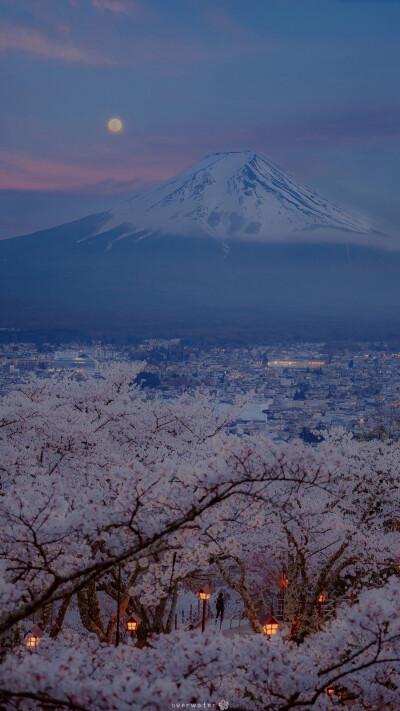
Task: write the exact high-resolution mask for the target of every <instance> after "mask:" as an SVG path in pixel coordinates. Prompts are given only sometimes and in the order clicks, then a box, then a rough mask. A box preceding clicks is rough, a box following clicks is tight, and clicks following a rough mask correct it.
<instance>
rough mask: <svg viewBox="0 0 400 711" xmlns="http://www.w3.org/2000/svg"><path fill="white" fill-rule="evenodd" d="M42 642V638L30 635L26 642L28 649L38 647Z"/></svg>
mask: <svg viewBox="0 0 400 711" xmlns="http://www.w3.org/2000/svg"><path fill="white" fill-rule="evenodd" d="M39 642H40V637H35V635H29V637H28V638H27V641H26V646H27V647H37V646H38V645H39Z"/></svg>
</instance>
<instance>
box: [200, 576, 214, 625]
mask: <svg viewBox="0 0 400 711" xmlns="http://www.w3.org/2000/svg"><path fill="white" fill-rule="evenodd" d="M211 595H212V590H211V588H210V586H209V585H203V587H202V588H201V590H199V592H198V596H199V598H200V600H203V620H202V623H201V630H202V632H204V630H205V629H206V612H207V600H209V599H210V597H211Z"/></svg>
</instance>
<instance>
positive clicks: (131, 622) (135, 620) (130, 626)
mask: <svg viewBox="0 0 400 711" xmlns="http://www.w3.org/2000/svg"><path fill="white" fill-rule="evenodd" d="M140 622H141V620H140V617H138V616H137V615H135V613H133V615H131V616H130V617H129V618H128V619H127V621H126V629H127V630H128V632H130V633H131V637H132V639H133V638H134V636H135V634H136V630H137V628H138V627H139V625H140Z"/></svg>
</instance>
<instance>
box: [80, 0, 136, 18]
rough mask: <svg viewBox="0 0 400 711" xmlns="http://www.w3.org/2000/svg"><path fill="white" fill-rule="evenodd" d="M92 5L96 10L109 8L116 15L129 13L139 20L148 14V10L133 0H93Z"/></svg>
mask: <svg viewBox="0 0 400 711" xmlns="http://www.w3.org/2000/svg"><path fill="white" fill-rule="evenodd" d="M92 6H93V7H94V8H95V9H96V10H109V11H110V12H113V13H114V14H115V15H129V16H133V17H135V18H136V19H138V20H143V19H145V18H146V17H147V16H148V10H147V9H146V8H145V7H143V6H142V5H141V4H139V3H137V2H133V1H132V0H92Z"/></svg>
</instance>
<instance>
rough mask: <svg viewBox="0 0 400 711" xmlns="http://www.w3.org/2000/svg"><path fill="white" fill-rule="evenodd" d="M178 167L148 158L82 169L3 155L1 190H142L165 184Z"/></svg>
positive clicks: (0, 160) (21, 155) (21, 154)
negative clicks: (97, 186)
mask: <svg viewBox="0 0 400 711" xmlns="http://www.w3.org/2000/svg"><path fill="white" fill-rule="evenodd" d="M175 172H177V170H176V166H174V165H173V164H171V163H168V164H167V165H164V166H162V165H160V164H154V163H152V162H151V161H149V160H148V159H147V158H146V157H142V158H141V159H140V160H137V159H136V160H134V161H132V163H130V164H129V165H123V164H122V165H121V164H120V163H118V164H114V165H100V166H94V167H93V166H90V165H87V164H86V165H80V164H79V163H77V164H71V163H66V162H63V161H53V160H48V159H42V158H36V157H35V156H32V155H30V154H28V153H24V152H15V153H12V152H7V151H2V152H0V189H2V190H53V191H69V190H77V189H80V188H89V187H93V186H96V185H99V184H103V186H104V192H105V193H112V192H115V191H117V190H120V189H121V186H123V185H129V186H130V188H131V189H134V188H136V189H139V188H141V187H145V186H147V185H151V184H155V183H157V182H161V181H162V180H165V179H167V178H169V177H171V176H172V175H174V173H175Z"/></svg>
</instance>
